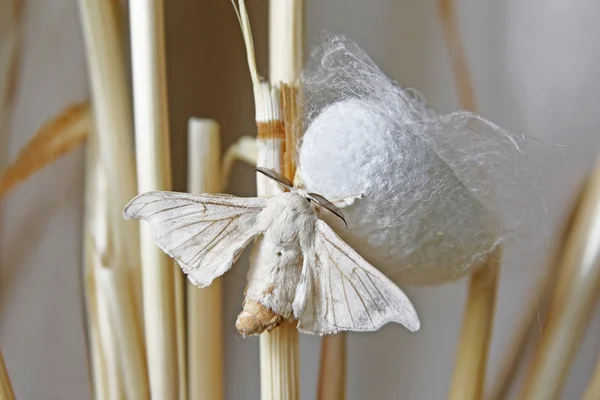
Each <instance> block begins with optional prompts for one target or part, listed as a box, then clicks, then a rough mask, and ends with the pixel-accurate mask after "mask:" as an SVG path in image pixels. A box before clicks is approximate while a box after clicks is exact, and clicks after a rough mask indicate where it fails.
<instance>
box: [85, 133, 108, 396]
mask: <svg viewBox="0 0 600 400" xmlns="http://www.w3.org/2000/svg"><path fill="white" fill-rule="evenodd" d="M85 161H86V163H85V164H86V165H85V218H84V227H83V230H84V237H83V256H84V259H83V292H84V299H85V307H86V319H87V333H88V354H89V359H90V362H89V367H90V370H91V371H90V372H91V373H90V376H91V379H92V387H93V389H94V398H96V399H105V398H109V397H108V396H109V385H108V367H107V363H106V357H105V354H104V352H103V349H102V343H101V331H100V319H99V312H98V294H97V290H96V279H95V271H94V269H95V265H96V263H97V262H98V261H97V258H98V253H97V252H96V248H95V245H94V238H95V236H96V234H97V233H98V232H95V228H97V226H95V224H94V222H95V221H96V216H97V215H98V214H99V213H100V212H102V210H101V209H100V207H99V205H100V204H102V202H101V201H99V195H100V193H101V189H100V184H101V182H99V179H98V178H99V175H100V174H99V165H98V148H97V144H96V138H95V135H90V140H89V141H88V145H87V146H86V157H85ZM101 231H102V232H101V234H106V232H105V231H104V229H101Z"/></svg>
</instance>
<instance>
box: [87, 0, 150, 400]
mask: <svg viewBox="0 0 600 400" xmlns="http://www.w3.org/2000/svg"><path fill="white" fill-rule="evenodd" d="M79 4H80V11H81V21H82V26H83V32H84V38H85V44H86V51H87V58H88V69H89V76H90V82H91V97H92V105H93V114H94V119H95V126H96V129H95V132H97V139H98V153H99V163H100V166H99V168H100V169H101V171H102V173H103V176H104V177H105V180H106V188H105V192H104V194H102V198H103V199H104V201H105V202H106V208H105V212H104V213H103V214H102V215H100V216H99V217H98V219H99V220H101V221H102V224H103V225H104V228H103V229H105V230H106V234H105V235H103V237H102V238H99V237H95V238H94V240H95V241H94V245H95V247H96V250H97V252H98V255H99V257H98V265H97V268H96V270H95V272H96V274H95V279H96V285H97V286H96V288H97V296H98V315H99V320H100V321H101V322H100V323H99V325H100V327H101V332H100V336H101V338H103V339H110V340H109V341H108V342H105V341H104V342H102V340H101V342H102V345H103V349H104V354H105V356H106V358H105V359H106V362H107V365H109V366H115V364H116V363H118V366H119V367H120V368H119V369H120V371H119V372H120V373H118V372H117V371H116V370H115V369H113V370H112V372H113V374H109V376H114V377H115V379H117V378H118V379H119V380H120V381H121V382H120V383H119V382H116V381H115V382H113V383H114V385H113V386H112V388H113V389H114V391H113V392H111V394H112V393H115V394H116V395H118V394H119V393H120V391H119V390H118V389H119V387H120V386H121V384H122V386H123V392H124V393H125V394H126V396H127V398H131V399H136V400H137V399H147V398H149V393H148V381H147V375H146V360H145V358H144V352H143V348H144V336H143V333H142V321H141V315H142V313H141V311H140V310H141V303H142V301H141V290H140V270H139V266H140V259H139V239H138V237H139V232H138V225H137V224H132V223H130V222H127V221H125V220H124V219H123V217H122V210H123V208H124V207H125V205H126V204H127V202H128V201H129V200H131V198H133V196H135V193H136V189H135V188H136V180H135V163H134V159H133V132H132V127H133V126H132V121H131V103H130V98H129V85H128V82H127V77H126V64H125V58H124V51H123V44H124V43H123V38H122V25H121V22H122V21H121V16H120V12H121V10H120V9H119V7H120V3H119V2H114V1H104V0H80V2H79ZM100 239H102V240H100ZM101 299H102V300H101ZM107 346H108V347H107ZM110 382H111V381H110V379H109V386H110Z"/></svg>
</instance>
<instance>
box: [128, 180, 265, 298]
mask: <svg viewBox="0 0 600 400" xmlns="http://www.w3.org/2000/svg"><path fill="white" fill-rule="evenodd" d="M266 205H267V200H266V199H263V198H256V197H250V198H240V197H233V196H227V195H211V194H202V195H194V194H187V193H176V192H161V191H155V192H148V193H144V194H141V195H139V196H137V197H136V198H134V199H133V200H132V201H131V202H130V203H129V204H128V205H127V207H125V211H124V212H123V215H124V216H125V218H127V219H132V218H141V219H144V220H146V221H148V222H149V223H150V226H151V227H152V231H153V232H154V238H155V240H156V243H157V244H158V246H159V247H160V248H161V249H162V250H163V251H164V252H165V253H167V254H169V255H170V256H171V257H173V258H175V259H176V260H177V262H178V263H179V265H180V266H181V268H182V269H183V271H184V272H185V273H186V274H188V278H189V279H190V281H192V282H193V283H194V284H196V285H198V286H200V287H205V286H208V285H209V284H210V283H211V282H212V281H213V280H214V279H215V278H217V277H219V276H221V275H223V274H224V273H225V272H227V271H228V270H229V269H230V268H231V265H232V264H233V263H234V262H235V261H236V260H237V258H238V257H239V255H240V253H241V252H242V250H243V249H244V248H245V247H246V246H247V245H248V244H249V243H250V242H251V241H252V239H253V238H254V237H255V236H256V235H258V234H259V233H260V232H259V231H258V229H257V225H256V219H257V217H258V214H259V213H260V212H261V211H262V210H263V209H264V208H265V206H266Z"/></svg>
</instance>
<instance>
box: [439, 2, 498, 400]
mask: <svg viewBox="0 0 600 400" xmlns="http://www.w3.org/2000/svg"><path fill="white" fill-rule="evenodd" d="M438 9H439V12H440V17H441V21H442V25H443V29H444V37H445V39H446V44H447V46H448V49H449V51H450V57H451V58H452V64H453V69H454V75H455V79H456V83H457V88H458V94H459V99H460V104H461V107H462V108H463V109H465V110H470V111H473V112H475V111H476V102H475V92H474V89H473V84H472V81H471V78H470V73H469V69H468V67H467V61H466V56H465V52H464V49H463V47H462V44H461V40H460V34H459V31H458V25H457V23H456V18H455V14H454V4H453V2H452V0H439V1H438ZM501 253H502V249H501V248H497V249H496V250H494V251H493V253H492V254H490V255H489V256H488V260H487V262H486V265H484V266H483V267H482V268H480V269H478V270H476V271H475V272H473V274H472V276H471V280H470V282H469V293H468V297H467V304H466V312H465V317H464V320H463V325H462V332H461V337H460V341H459V344H458V355H457V359H456V365H455V369H454V375H453V377H452V386H451V388H450V395H449V397H450V399H452V400H467V399H473V400H475V399H481V398H482V397H483V391H484V388H485V377H486V369H487V358H488V353H489V345H490V341H491V336H492V328H493V321H494V310H495V304H496V291H497V286H498V274H499V268H500V260H501Z"/></svg>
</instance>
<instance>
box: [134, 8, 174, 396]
mask: <svg viewBox="0 0 600 400" xmlns="http://www.w3.org/2000/svg"><path fill="white" fill-rule="evenodd" d="M129 17H130V29H131V58H132V69H133V71H134V73H133V100H134V116H135V132H136V160H137V171H138V191H139V192H140V193H143V192H147V191H150V190H170V189H171V166H170V159H169V116H168V106H167V86H166V65H165V43H164V41H165V35H164V2H163V1H162V0H136V1H131V2H129ZM140 234H141V236H140V243H141V250H142V253H141V254H142V271H143V273H142V288H143V294H144V296H143V298H144V322H145V332H146V356H147V360H148V377H149V381H150V390H151V393H152V397H155V398H161V399H176V398H178V396H179V394H178V392H179V387H180V382H179V378H180V377H184V376H185V374H184V373H183V371H182V373H181V374H179V373H178V365H179V363H178V357H177V356H178V351H177V350H178V349H177V332H178V328H180V327H178V326H177V325H176V323H177V318H176V302H177V301H182V298H183V293H175V280H176V279H182V273H181V272H180V271H179V269H178V268H175V267H174V265H173V261H172V260H170V259H169V258H168V256H167V255H166V254H164V252H162V251H161V250H160V249H159V248H158V247H157V246H156V244H155V241H154V237H153V235H152V231H151V229H150V227H149V226H147V225H142V227H141V229H140ZM175 296H178V297H177V300H175ZM181 328H182V327H181ZM183 386H185V384H184V385H183Z"/></svg>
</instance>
